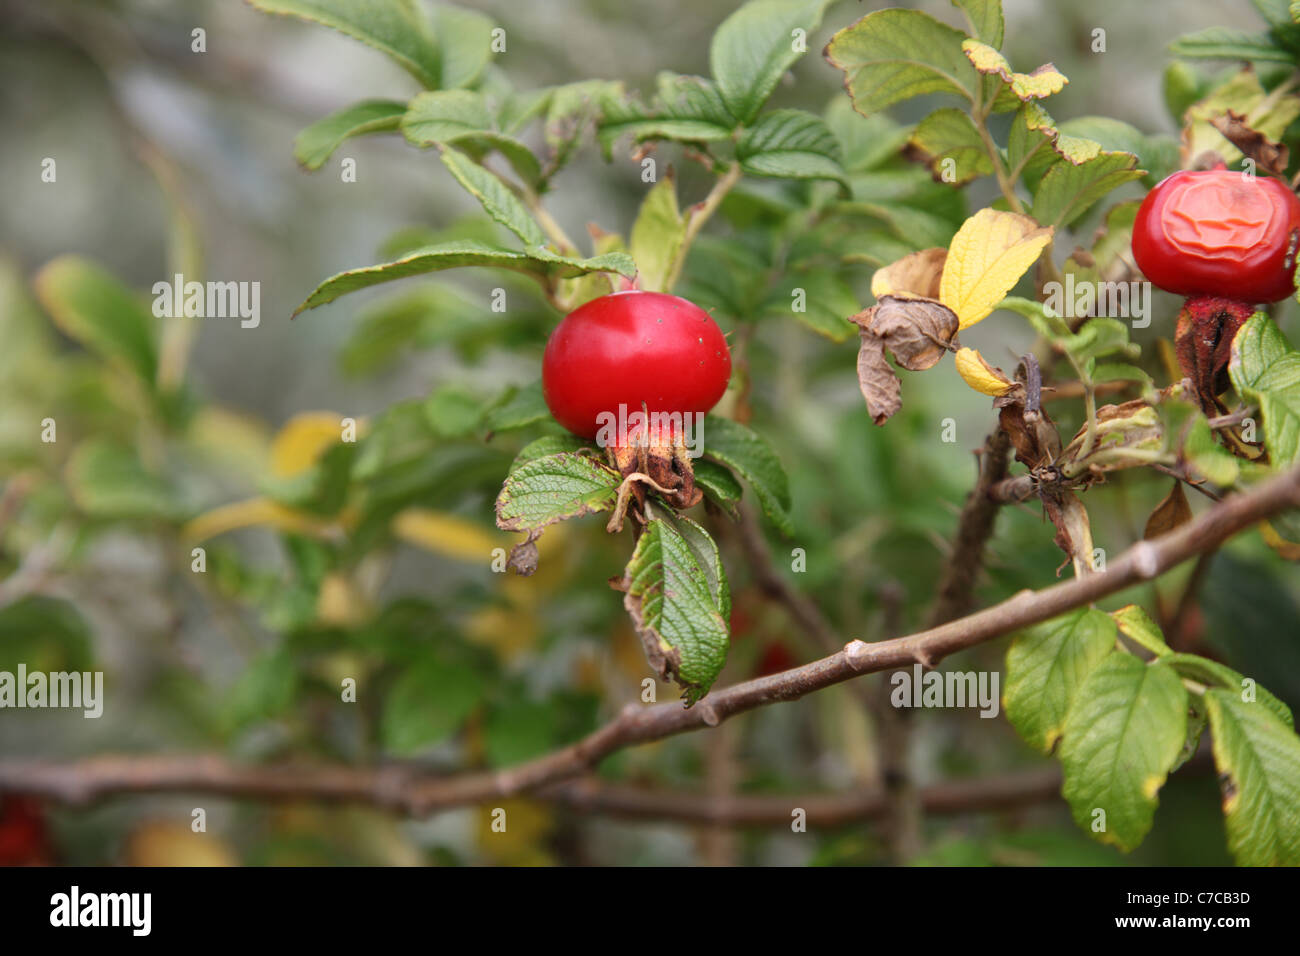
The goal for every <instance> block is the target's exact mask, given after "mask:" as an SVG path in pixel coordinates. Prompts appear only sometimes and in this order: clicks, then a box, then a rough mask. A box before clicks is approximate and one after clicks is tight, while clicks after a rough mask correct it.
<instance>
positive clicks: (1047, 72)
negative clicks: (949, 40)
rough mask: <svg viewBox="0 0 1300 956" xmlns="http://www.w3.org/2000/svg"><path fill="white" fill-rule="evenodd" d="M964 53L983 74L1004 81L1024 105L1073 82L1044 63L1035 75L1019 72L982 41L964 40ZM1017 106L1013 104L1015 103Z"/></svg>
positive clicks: (1050, 65)
mask: <svg viewBox="0 0 1300 956" xmlns="http://www.w3.org/2000/svg"><path fill="white" fill-rule="evenodd" d="M961 48H962V52H963V53H965V54H966V58H967V59H968V60H970V61H971V65H972V66H974V67H975V69H976V70H978V71H979V72H980V73H983V74H986V75H991V76H997V77H999V78H1001V80H1002V82H1003V83H1004V84H1005V87H1006V89H1007V90H1008V91H1009V92H1010V93H1011V95H1012V96H1014V97H1015V98H1016V99H1018V100H1020V101H1021V102H1026V101H1028V100H1038V99H1042V98H1043V97H1046V96H1051V95H1053V94H1055V93H1059V92H1061V90H1063V89H1065V85H1066V84H1067V83H1069V82H1070V81H1069V80H1068V79H1066V78H1065V75H1064V74H1063V73H1061V72H1060V71H1059V70H1057V68H1056V67H1055V66H1053V65H1052V64H1051V63H1045V64H1043V65H1042V66H1040V67H1039V68H1038V69H1036V70H1034V71H1033V72H1032V73H1016V72H1015V71H1013V70H1012V69H1011V64H1009V63H1008V62H1007V60H1006V57H1004V56H1003V55H1002V54H1001V53H999V52H998V51H997V50H996V49H994V48H993V47H991V46H989V45H988V44H987V43H981V42H980V41H979V40H965V41H963V42H962V45H961ZM1012 102H1013V103H1014V101H1012Z"/></svg>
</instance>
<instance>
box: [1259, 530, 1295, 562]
mask: <svg viewBox="0 0 1300 956" xmlns="http://www.w3.org/2000/svg"><path fill="white" fill-rule="evenodd" d="M1259 533H1260V534H1261V535H1263V537H1264V543H1265V544H1267V545H1268V546H1269V547H1270V548H1272V549H1273V550H1274V551H1276V552H1277V553H1278V554H1280V555H1282V557H1284V558H1286V560H1288V561H1300V544H1297V543H1296V542H1294V541H1288V540H1287V539H1286V538H1284V537H1283V536H1282V535H1280V534H1278V531H1277V528H1275V527H1273V526H1272V525H1271V524H1269V523H1268V522H1267V521H1261V522H1260V523H1259Z"/></svg>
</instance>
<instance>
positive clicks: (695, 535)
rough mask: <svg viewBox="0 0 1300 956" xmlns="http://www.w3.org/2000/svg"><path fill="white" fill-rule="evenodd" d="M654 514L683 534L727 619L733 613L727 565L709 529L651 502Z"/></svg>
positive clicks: (717, 604)
mask: <svg viewBox="0 0 1300 956" xmlns="http://www.w3.org/2000/svg"><path fill="white" fill-rule="evenodd" d="M649 507H650V513H651V515H652V516H653V517H654V518H657V519H658V520H660V521H664V522H666V523H667V524H669V525H671V526H672V528H673V530H674V531H676V532H677V533H678V534H679V535H681V536H682V540H683V541H685V542H686V544H687V546H688V547H689V548H690V549H691V552H692V554H693V555H694V556H695V563H696V564H698V565H699V566H700V570H701V571H703V572H704V577H705V579H706V581H707V583H708V586H709V594H710V595H711V596H712V598H713V604H714V606H715V607H716V608H717V609H718V613H719V614H721V615H722V619H723V620H724V621H726V620H729V618H730V617H731V585H730V584H729V583H728V582H727V569H726V568H724V567H723V566H722V555H721V554H720V553H719V552H718V546H717V544H716V543H714V541H713V539H712V538H711V537H709V533H708V532H707V531H705V530H704V528H702V527H701V526H700V525H698V524H697V523H695V522H694V521H692V520H691V519H690V518H688V517H686V516H685V515H680V514H676V513H675V512H673V511H670V510H669V509H667V508H664V507H661V506H659V505H657V504H651V505H650V506H649Z"/></svg>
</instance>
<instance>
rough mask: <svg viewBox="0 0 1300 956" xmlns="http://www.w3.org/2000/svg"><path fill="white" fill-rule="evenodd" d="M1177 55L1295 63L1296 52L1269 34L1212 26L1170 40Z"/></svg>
mask: <svg viewBox="0 0 1300 956" xmlns="http://www.w3.org/2000/svg"><path fill="white" fill-rule="evenodd" d="M1169 52H1170V53H1172V54H1173V55H1174V56H1185V57H1189V58H1191V59H1201V60H1252V61H1256V62H1259V61H1263V62H1267V63H1286V64H1293V63H1294V54H1292V53H1290V52H1289V51H1287V50H1285V49H1283V48H1282V47H1280V46H1278V45H1277V44H1275V43H1274V42H1273V41H1272V40H1271V39H1270V38H1269V37H1268V36H1267V35H1266V34H1263V33H1249V32H1247V31H1245V30H1234V29H1232V28H1231V27H1209V28H1208V29H1205V30H1199V31H1197V32H1196V33H1187V34H1184V35H1183V36H1181V37H1179V38H1178V39H1177V40H1175V41H1174V42H1173V43H1171V44H1169Z"/></svg>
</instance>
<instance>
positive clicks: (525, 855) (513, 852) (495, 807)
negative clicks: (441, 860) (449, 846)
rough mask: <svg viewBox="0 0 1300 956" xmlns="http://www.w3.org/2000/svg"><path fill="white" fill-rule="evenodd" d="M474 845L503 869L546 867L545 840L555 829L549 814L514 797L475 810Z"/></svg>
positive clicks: (547, 810)
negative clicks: (507, 867) (505, 867)
mask: <svg viewBox="0 0 1300 956" xmlns="http://www.w3.org/2000/svg"><path fill="white" fill-rule="evenodd" d="M477 816H478V821H477V822H478V825H477V827H476V828H475V829H476V833H475V841H476V842H477V843H478V846H479V849H480V850H482V851H483V853H484V854H486V855H487V856H489V857H490V858H492V859H493V860H494V861H495V862H497V863H500V864H503V865H505V866H549V865H551V863H552V862H553V860H552V859H551V855H550V853H548V852H547V849H546V838H547V837H548V836H549V835H550V832H551V830H553V829H554V820H553V818H552V814H551V811H550V809H549V808H548V807H545V806H543V805H541V804H540V803H538V802H537V801H535V800H528V799H525V798H522V797H514V798H511V799H507V800H497V801H495V802H489V803H485V804H484V805H483V806H481V807H479V808H478V813H477Z"/></svg>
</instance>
